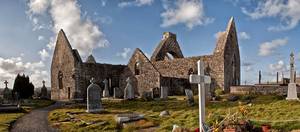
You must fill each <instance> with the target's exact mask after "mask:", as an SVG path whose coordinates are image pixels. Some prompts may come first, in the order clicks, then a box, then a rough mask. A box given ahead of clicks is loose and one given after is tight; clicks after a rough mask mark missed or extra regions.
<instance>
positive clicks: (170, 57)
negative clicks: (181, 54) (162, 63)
mask: <svg viewBox="0 0 300 132" xmlns="http://www.w3.org/2000/svg"><path fill="white" fill-rule="evenodd" d="M174 58H175V57H174V55H173V54H172V53H170V52H167V53H166V56H165V60H173V59H174Z"/></svg>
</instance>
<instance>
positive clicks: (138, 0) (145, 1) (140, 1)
mask: <svg viewBox="0 0 300 132" xmlns="http://www.w3.org/2000/svg"><path fill="white" fill-rule="evenodd" d="M153 2H154V0H133V1H123V2H120V3H119V4H118V6H119V7H122V8H123V7H129V6H138V7H140V6H145V5H152V3H153Z"/></svg>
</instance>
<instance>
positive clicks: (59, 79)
mask: <svg viewBox="0 0 300 132" xmlns="http://www.w3.org/2000/svg"><path fill="white" fill-rule="evenodd" d="M57 79H58V88H59V89H63V80H62V79H63V73H62V72H61V71H59V72H58V77H57Z"/></svg>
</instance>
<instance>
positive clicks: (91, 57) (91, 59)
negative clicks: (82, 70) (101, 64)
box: [86, 54, 96, 64]
mask: <svg viewBox="0 0 300 132" xmlns="http://www.w3.org/2000/svg"><path fill="white" fill-rule="evenodd" d="M86 63H94V64H96V60H95V58H94V56H93V55H92V54H91V55H89V56H88V57H87V59H86Z"/></svg>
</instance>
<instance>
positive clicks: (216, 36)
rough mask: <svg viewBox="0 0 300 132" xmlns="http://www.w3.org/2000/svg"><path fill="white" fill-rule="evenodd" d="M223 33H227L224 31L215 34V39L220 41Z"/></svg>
mask: <svg viewBox="0 0 300 132" xmlns="http://www.w3.org/2000/svg"><path fill="white" fill-rule="evenodd" d="M223 33H225V32H224V31H219V32H216V33H215V34H214V37H215V38H216V39H218V38H219V37H220V36H221V35H222V34H223Z"/></svg>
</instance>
